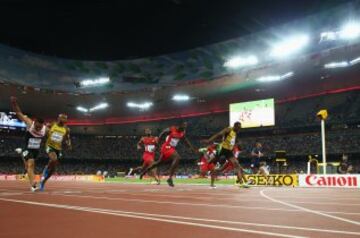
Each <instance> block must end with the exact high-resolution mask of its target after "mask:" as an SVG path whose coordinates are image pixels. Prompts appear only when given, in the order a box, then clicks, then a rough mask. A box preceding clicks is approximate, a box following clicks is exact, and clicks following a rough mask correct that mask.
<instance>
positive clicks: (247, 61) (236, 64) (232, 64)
mask: <svg viewBox="0 0 360 238" xmlns="http://www.w3.org/2000/svg"><path fill="white" fill-rule="evenodd" d="M258 63H259V60H258V58H257V57H256V56H254V55H250V56H248V57H234V58H231V59H229V60H228V61H226V62H225V63H224V66H225V67H228V68H240V67H245V66H252V65H257V64H258Z"/></svg>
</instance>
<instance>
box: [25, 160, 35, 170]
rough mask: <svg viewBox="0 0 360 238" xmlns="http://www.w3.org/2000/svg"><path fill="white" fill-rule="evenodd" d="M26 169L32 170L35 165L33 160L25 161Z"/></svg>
mask: <svg viewBox="0 0 360 238" xmlns="http://www.w3.org/2000/svg"><path fill="white" fill-rule="evenodd" d="M26 165H27V168H32V169H33V168H34V165H35V163H34V160H33V159H29V160H28V161H27V164H26Z"/></svg>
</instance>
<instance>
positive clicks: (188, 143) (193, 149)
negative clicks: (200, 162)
mask: <svg viewBox="0 0 360 238" xmlns="http://www.w3.org/2000/svg"><path fill="white" fill-rule="evenodd" d="M184 140H185V143H186V144H187V146H188V147H189V148H190V149H191V150H192V151H193V152H194V153H198V150H197V149H195V147H194V146H193V145H192V144H191V142H190V141H189V139H188V138H186V137H185V138H184Z"/></svg>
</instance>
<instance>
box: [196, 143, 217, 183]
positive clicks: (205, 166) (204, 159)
mask: <svg viewBox="0 0 360 238" xmlns="http://www.w3.org/2000/svg"><path fill="white" fill-rule="evenodd" d="M199 153H201V158H200V163H199V165H200V177H202V178H204V177H206V174H207V173H208V172H211V171H213V170H214V169H215V164H214V163H209V162H208V161H209V160H211V159H213V158H214V157H215V156H216V145H215V144H214V145H209V146H208V147H206V148H201V149H199Z"/></svg>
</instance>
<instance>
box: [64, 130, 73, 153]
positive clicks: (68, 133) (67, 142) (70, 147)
mask: <svg viewBox="0 0 360 238" xmlns="http://www.w3.org/2000/svg"><path fill="white" fill-rule="evenodd" d="M65 143H66V145H67V147H68V149H69V150H71V149H72V145H71V137H70V128H68V127H67V132H66V139H65Z"/></svg>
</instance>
